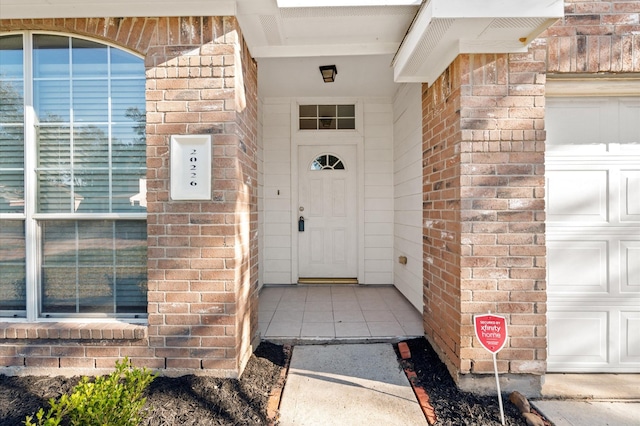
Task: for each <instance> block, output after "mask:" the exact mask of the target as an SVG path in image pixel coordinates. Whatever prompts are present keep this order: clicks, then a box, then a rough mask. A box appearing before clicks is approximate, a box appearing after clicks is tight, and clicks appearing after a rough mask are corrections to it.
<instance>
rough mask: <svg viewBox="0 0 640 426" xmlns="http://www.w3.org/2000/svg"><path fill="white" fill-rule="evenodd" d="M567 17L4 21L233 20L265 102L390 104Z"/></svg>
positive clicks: (200, 3)
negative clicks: (457, 63)
mask: <svg viewBox="0 0 640 426" xmlns="http://www.w3.org/2000/svg"><path fill="white" fill-rule="evenodd" d="M421 4H422V5H421ZM321 5H322V6H323V7H320V6H321ZM150 11H151V12H150ZM562 14H563V1H562V0H548V1H546V2H541V1H540V0H519V1H517V2H514V1H512V0H484V1H482V2H478V1H477V0H458V1H456V2H452V1H450V0H428V1H425V2H422V1H421V0H180V1H176V0H110V1H104V0H0V18H63V17H67V18H74V17H125V16H148V15H154V16H201V15H206V16H216V15H235V16H237V18H238V21H239V23H240V26H241V28H242V31H243V34H244V37H245V39H246V42H247V44H248V46H249V49H250V51H251V54H252V55H253V57H254V58H256V60H257V61H258V64H259V70H260V77H259V78H260V84H259V86H260V92H261V95H262V96H266V97H272V96H291V95H292V94H294V95H295V96H300V97H302V96H313V97H315V96H365V95H367V96H391V95H392V94H393V93H394V91H395V83H398V82H427V83H432V82H433V81H434V79H435V78H437V76H438V75H440V73H442V71H443V70H444V69H445V68H446V66H447V65H448V64H449V63H450V62H451V61H452V60H453V59H454V58H455V56H456V55H457V54H459V53H473V52H484V53H495V52H516V51H522V50H525V49H526V45H527V43H529V42H530V41H531V39H533V38H534V37H535V36H537V35H538V34H540V32H542V31H543V30H544V29H545V28H546V27H547V26H549V25H551V24H552V23H553V22H554V21H555V20H556V19H557V18H559V17H561V16H562ZM394 55H395V57H394ZM328 64H336V65H337V67H338V77H337V79H336V82H335V83H333V84H324V83H322V81H321V79H320V73H319V70H318V66H319V65H328ZM294 89H295V90H294Z"/></svg>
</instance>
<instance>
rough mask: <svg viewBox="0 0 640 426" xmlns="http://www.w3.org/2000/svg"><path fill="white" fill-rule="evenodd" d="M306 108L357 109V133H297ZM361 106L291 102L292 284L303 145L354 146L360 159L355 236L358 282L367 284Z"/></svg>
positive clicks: (295, 278) (295, 269) (295, 273)
mask: <svg viewBox="0 0 640 426" xmlns="http://www.w3.org/2000/svg"><path fill="white" fill-rule="evenodd" d="M301 103H307V104H346V103H351V104H355V105H356V130H345V131H341V130H335V131H334V130H318V131H313V130H304V131H300V130H299V129H298V105H299V104H301ZM362 106H363V104H362V103H361V102H358V101H355V100H354V99H348V100H345V99H331V100H327V99H321V100H320V99H312V100H307V99H305V100H303V101H293V102H291V153H290V155H291V157H290V158H291V227H290V229H291V283H297V282H298V279H299V278H300V276H299V270H298V266H299V259H298V217H299V211H298V207H299V205H300V204H299V201H298V190H299V185H298V151H299V149H298V147H299V146H301V145H335V144H336V143H340V144H344V145H355V146H356V156H357V165H356V167H357V173H356V176H357V181H356V193H357V200H356V209H357V216H356V232H357V248H358V254H357V263H358V276H357V278H358V282H359V283H360V284H366V283H364V282H363V280H364V137H363V135H362V132H361V131H359V129H362V122H363V120H362V118H363V114H362Z"/></svg>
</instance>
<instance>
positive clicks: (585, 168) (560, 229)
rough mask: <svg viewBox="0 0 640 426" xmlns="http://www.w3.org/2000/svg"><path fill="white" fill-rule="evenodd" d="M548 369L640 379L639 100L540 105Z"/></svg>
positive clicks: (601, 99)
mask: <svg viewBox="0 0 640 426" xmlns="http://www.w3.org/2000/svg"><path fill="white" fill-rule="evenodd" d="M546 128H547V160H546V180H547V182H546V184H547V255H548V256H547V259H548V263H547V266H548V277H547V280H548V281H547V282H548V311H547V312H548V316H547V318H548V336H549V341H548V370H549V371H554V372H561V371H564V372H640V97H584V98H575V97H574V98H548V99H547V116H546Z"/></svg>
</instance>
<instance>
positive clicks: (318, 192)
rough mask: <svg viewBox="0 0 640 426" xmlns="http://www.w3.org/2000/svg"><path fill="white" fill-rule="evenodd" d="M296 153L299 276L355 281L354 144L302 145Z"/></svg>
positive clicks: (355, 161) (356, 267) (356, 256)
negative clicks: (299, 223)
mask: <svg viewBox="0 0 640 426" xmlns="http://www.w3.org/2000/svg"><path fill="white" fill-rule="evenodd" d="M298 153H299V154H298V155H299V158H298V167H299V170H298V178H299V183H298V191H299V193H298V204H299V206H298V218H300V217H302V218H303V220H304V225H303V226H304V229H302V228H299V229H298V259H299V266H298V268H299V271H298V272H299V277H300V278H356V277H357V275H358V274H357V271H358V262H357V259H358V252H357V241H358V238H357V236H358V233H357V217H358V215H357V190H356V188H357V173H356V165H357V154H356V153H357V150H356V146H355V145H313V146H308V145H303V146H300V147H299V150H298ZM301 226H302V225H301Z"/></svg>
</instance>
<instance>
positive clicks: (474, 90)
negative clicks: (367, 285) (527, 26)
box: [423, 48, 546, 387]
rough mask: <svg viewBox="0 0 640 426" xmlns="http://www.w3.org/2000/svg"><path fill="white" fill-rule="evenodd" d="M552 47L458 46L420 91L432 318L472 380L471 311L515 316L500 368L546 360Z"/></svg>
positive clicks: (449, 353)
mask: <svg viewBox="0 0 640 426" xmlns="http://www.w3.org/2000/svg"><path fill="white" fill-rule="evenodd" d="M544 59H545V50H544V49H541V48H534V49H531V50H530V51H529V52H528V53H524V54H517V55H515V54H514V55H461V56H459V57H458V58H457V59H456V60H455V61H454V62H453V64H452V65H451V66H450V67H449V68H448V69H447V71H446V72H445V73H444V74H443V75H442V76H440V78H439V79H438V80H437V81H436V82H435V83H434V84H433V85H432V86H431V87H429V88H425V90H424V95H423V111H424V121H423V124H424V126H423V128H424V137H423V140H424V144H423V148H424V149H423V152H424V154H423V165H424V169H423V175H424V182H425V184H424V185H425V186H424V196H423V197H424V223H425V228H424V232H423V237H424V253H425V262H424V265H425V271H424V280H425V284H424V286H425V317H424V318H425V329H426V333H427V336H428V337H429V339H430V340H432V341H433V342H434V343H435V345H436V346H438V348H439V350H440V352H441V356H442V357H443V358H444V359H446V362H447V364H448V367H449V370H450V372H451V373H452V375H453V376H454V378H456V379H457V380H458V383H459V385H461V386H462V387H465V383H464V381H465V380H466V377H467V375H468V373H480V374H485V373H491V372H492V371H493V363H492V360H491V355H490V354H489V353H488V352H487V351H485V350H484V349H482V348H481V347H480V346H479V343H478V342H477V340H476V339H475V337H474V329H473V315H474V314H482V313H487V312H488V311H491V312H493V313H497V314H500V315H504V316H506V317H507V323H508V324H509V326H510V328H509V334H510V338H509V340H508V342H507V345H506V347H505V348H504V349H503V350H502V351H501V352H500V353H499V354H498V360H499V361H498V368H499V370H500V371H501V372H502V373H517V374H530V375H539V374H542V373H544V371H545V368H546V364H545V359H546V328H545V324H546V319H545V313H546V294H545V273H546V269H545V240H544V140H545V133H544V83H545V76H544V71H545V61H544Z"/></svg>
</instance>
